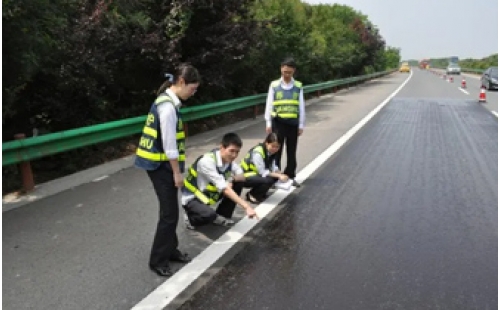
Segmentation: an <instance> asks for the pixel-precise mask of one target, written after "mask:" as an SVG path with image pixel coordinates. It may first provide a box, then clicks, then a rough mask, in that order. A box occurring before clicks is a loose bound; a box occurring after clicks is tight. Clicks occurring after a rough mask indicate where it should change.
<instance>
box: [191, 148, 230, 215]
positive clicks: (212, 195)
mask: <svg viewBox="0 0 500 310" xmlns="http://www.w3.org/2000/svg"><path fill="white" fill-rule="evenodd" d="M216 151H217V149H214V150H212V151H211V152H209V153H206V154H204V155H202V156H200V157H198V158H197V159H196V160H195V162H194V163H193V164H192V165H191V166H190V167H189V169H188V172H187V176H186V178H185V179H184V188H183V190H184V191H188V192H191V193H193V194H194V196H195V197H196V198H198V199H199V200H200V201H201V202H202V203H204V204H206V205H209V206H211V205H214V204H216V203H217V202H218V201H219V200H221V199H222V193H221V192H219V190H218V189H217V186H215V184H213V183H212V182H210V183H208V184H207V187H206V188H205V189H203V190H200V188H199V187H198V162H199V161H200V159H201V158H202V157H204V156H208V157H210V158H212V159H213V160H214V162H215V163H216V166H217V156H216V154H215V152H216ZM232 166H233V165H232V164H229V165H228V167H227V168H226V169H225V170H219V168H218V167H217V172H218V173H219V174H220V175H222V176H224V179H226V180H228V179H229V178H230V177H231V174H232V172H231V171H232Z"/></svg>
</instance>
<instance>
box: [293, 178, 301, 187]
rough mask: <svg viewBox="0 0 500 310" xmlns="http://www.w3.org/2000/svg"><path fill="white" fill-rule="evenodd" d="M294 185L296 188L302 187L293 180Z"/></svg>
mask: <svg viewBox="0 0 500 310" xmlns="http://www.w3.org/2000/svg"><path fill="white" fill-rule="evenodd" d="M292 185H293V186H295V187H300V186H301V185H300V184H299V182H297V181H295V179H294V180H292Z"/></svg>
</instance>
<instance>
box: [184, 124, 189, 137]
mask: <svg viewBox="0 0 500 310" xmlns="http://www.w3.org/2000/svg"><path fill="white" fill-rule="evenodd" d="M184 136H185V137H186V138H187V136H188V124H187V123H184Z"/></svg>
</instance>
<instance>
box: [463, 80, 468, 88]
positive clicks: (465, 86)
mask: <svg viewBox="0 0 500 310" xmlns="http://www.w3.org/2000/svg"><path fill="white" fill-rule="evenodd" d="M462 88H467V84H466V82H465V79H462Z"/></svg>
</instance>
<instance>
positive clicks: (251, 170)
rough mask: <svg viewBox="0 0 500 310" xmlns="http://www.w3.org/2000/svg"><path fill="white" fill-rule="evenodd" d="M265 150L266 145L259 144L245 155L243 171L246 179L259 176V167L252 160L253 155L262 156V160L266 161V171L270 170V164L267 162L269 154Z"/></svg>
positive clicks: (242, 164) (242, 161)
mask: <svg viewBox="0 0 500 310" xmlns="http://www.w3.org/2000/svg"><path fill="white" fill-rule="evenodd" d="M264 150H265V148H264V144H263V143H259V144H257V145H256V146H254V147H253V148H251V149H250V150H249V151H248V153H247V154H246V155H245V157H244V158H243V159H242V160H241V164H240V165H241V168H242V169H243V172H244V173H243V175H244V176H245V177H247V178H248V177H252V176H256V175H258V174H259V171H258V170H257V167H256V166H255V164H254V162H253V160H252V154H253V153H254V152H258V153H259V154H260V156H262V159H264V165H265V167H266V169H269V163H268V160H267V152H266V151H264Z"/></svg>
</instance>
